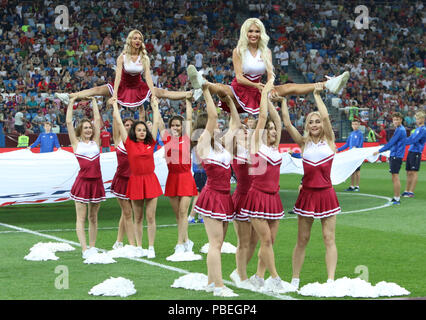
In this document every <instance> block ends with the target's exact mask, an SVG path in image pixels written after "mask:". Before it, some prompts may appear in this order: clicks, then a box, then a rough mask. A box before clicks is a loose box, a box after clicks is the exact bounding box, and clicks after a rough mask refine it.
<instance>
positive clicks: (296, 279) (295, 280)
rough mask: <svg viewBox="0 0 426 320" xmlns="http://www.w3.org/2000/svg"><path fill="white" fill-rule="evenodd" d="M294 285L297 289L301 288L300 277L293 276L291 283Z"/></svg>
mask: <svg viewBox="0 0 426 320" xmlns="http://www.w3.org/2000/svg"><path fill="white" fill-rule="evenodd" d="M290 284H291V285H292V286H293V287H295V288H296V289H299V285H300V279H298V278H293V279H291V283H290Z"/></svg>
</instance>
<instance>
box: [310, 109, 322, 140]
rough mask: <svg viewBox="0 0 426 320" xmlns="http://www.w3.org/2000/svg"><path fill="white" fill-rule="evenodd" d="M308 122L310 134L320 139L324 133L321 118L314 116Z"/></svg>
mask: <svg viewBox="0 0 426 320" xmlns="http://www.w3.org/2000/svg"><path fill="white" fill-rule="evenodd" d="M307 121H308V128H307V129H308V132H309V134H310V135H311V136H313V137H319V136H320V135H321V132H322V121H321V118H320V116H319V115H317V114H313V115H312V116H311V117H309V119H308V120H307Z"/></svg>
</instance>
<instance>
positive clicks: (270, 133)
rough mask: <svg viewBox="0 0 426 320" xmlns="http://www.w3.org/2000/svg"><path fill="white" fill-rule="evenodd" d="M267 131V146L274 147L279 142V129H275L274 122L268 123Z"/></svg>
mask: <svg viewBox="0 0 426 320" xmlns="http://www.w3.org/2000/svg"><path fill="white" fill-rule="evenodd" d="M265 129H266V138H267V144H268V145H273V144H274V143H275V142H276V140H277V129H276V128H275V123H274V122H273V121H268V123H267V125H266V128H265Z"/></svg>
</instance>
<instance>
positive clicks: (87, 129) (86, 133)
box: [81, 121, 93, 140]
mask: <svg viewBox="0 0 426 320" xmlns="http://www.w3.org/2000/svg"><path fill="white" fill-rule="evenodd" d="M81 137H82V138H83V140H91V139H92V137H93V127H92V124H91V123H90V122H88V121H85V122H84V123H83V125H82V127H81Z"/></svg>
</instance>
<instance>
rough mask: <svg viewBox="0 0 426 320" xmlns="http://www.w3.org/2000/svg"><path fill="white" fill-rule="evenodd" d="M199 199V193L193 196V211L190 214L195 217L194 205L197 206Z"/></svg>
mask: <svg viewBox="0 0 426 320" xmlns="http://www.w3.org/2000/svg"><path fill="white" fill-rule="evenodd" d="M197 199H198V194H197V195H196V196H194V197H193V198H192V206H191V212H190V213H189V215H190V216H191V217H192V218H195V211H194V207H195V204H196V203H197Z"/></svg>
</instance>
